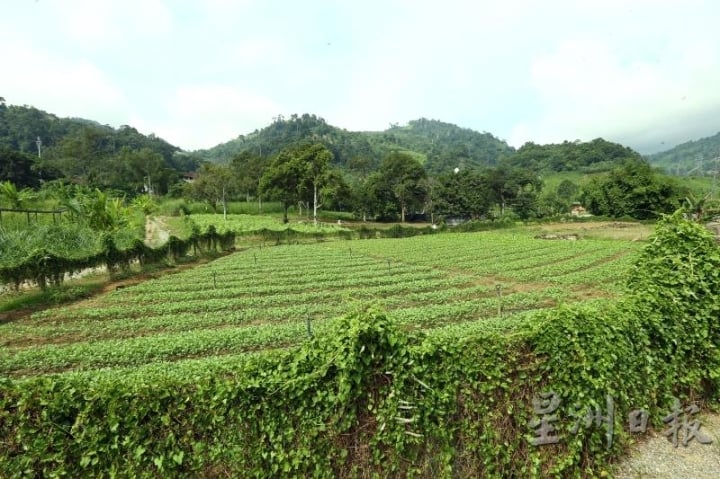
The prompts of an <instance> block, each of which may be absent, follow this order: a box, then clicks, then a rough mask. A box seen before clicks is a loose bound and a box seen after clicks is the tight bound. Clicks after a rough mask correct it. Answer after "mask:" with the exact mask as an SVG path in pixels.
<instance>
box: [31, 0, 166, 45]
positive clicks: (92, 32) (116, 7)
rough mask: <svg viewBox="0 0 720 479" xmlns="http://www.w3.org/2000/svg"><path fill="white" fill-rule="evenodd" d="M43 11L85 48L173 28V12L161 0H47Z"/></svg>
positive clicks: (129, 40)
mask: <svg viewBox="0 0 720 479" xmlns="http://www.w3.org/2000/svg"><path fill="white" fill-rule="evenodd" d="M45 1H47V4H48V6H49V9H46V10H44V11H43V13H44V14H45V17H46V19H50V20H51V22H52V26H55V25H56V26H57V28H58V31H59V34H60V35H61V36H63V37H65V38H68V39H70V40H72V41H74V42H75V44H76V47H77V48H80V49H82V50H90V51H98V50H100V49H102V48H105V47H109V46H114V47H117V46H121V45H127V44H129V43H132V42H134V41H137V40H138V39H139V38H144V39H147V38H148V37H149V38H153V37H155V38H157V37H161V36H163V35H167V34H168V33H169V32H170V31H171V30H172V25H173V20H172V14H171V12H170V10H169V9H168V7H167V6H166V5H165V3H164V2H163V1H162V0H125V1H122V2H118V1H112V0H94V1H92V2H87V1H83V0H45Z"/></svg>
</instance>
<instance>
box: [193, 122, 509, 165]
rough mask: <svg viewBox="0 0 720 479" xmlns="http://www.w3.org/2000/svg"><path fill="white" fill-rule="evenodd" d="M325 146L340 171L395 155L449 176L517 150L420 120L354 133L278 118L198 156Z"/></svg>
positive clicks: (224, 158) (223, 157)
mask: <svg viewBox="0 0 720 479" xmlns="http://www.w3.org/2000/svg"><path fill="white" fill-rule="evenodd" d="M303 140H308V141H315V142H320V143H323V144H324V145H325V146H326V147H327V148H328V149H329V150H330V151H332V152H333V154H334V156H335V162H336V163H337V164H338V165H339V166H343V167H347V168H350V169H352V168H353V166H354V165H355V166H357V165H359V164H362V165H364V166H363V168H369V169H374V168H375V167H376V166H377V165H378V164H379V161H380V159H382V158H384V157H385V156H387V155H388V154H390V153H392V152H394V151H400V152H404V153H409V154H410V155H412V156H413V157H415V158H417V159H418V160H419V161H420V162H421V163H423V165H424V166H425V169H426V170H427V171H428V172H429V173H431V174H432V173H443V172H449V171H452V170H453V169H454V168H456V167H458V166H460V167H471V166H477V167H487V166H493V165H496V164H497V163H498V161H499V160H500V158H501V157H502V156H503V155H509V154H511V153H512V152H513V149H512V148H511V147H510V146H508V145H507V143H505V142H504V141H502V140H499V139H497V138H495V137H494V136H493V135H491V134H490V133H478V132H476V131H473V130H470V129H467V128H460V127H458V126H456V125H452V124H450V123H443V122H440V121H436V120H427V119H424V118H423V119H419V120H414V121H411V122H409V123H408V124H407V125H406V126H398V125H393V126H391V127H390V128H389V129H387V130H385V131H382V132H351V131H347V130H344V129H341V128H337V127H334V126H332V125H329V124H328V123H327V122H326V121H325V120H323V119H322V118H319V117H317V116H315V115H309V114H304V115H302V116H298V115H292V116H291V117H290V118H283V117H278V118H276V119H275V120H274V121H273V123H272V124H271V125H269V126H267V127H265V128H263V129H262V130H259V131H257V130H256V131H255V132H253V133H251V134H248V135H240V136H238V137H237V138H235V139H234V140H231V141H228V142H226V143H222V144H220V145H217V146H215V147H213V148H210V149H208V150H200V151H197V152H196V154H197V155H198V156H201V157H203V158H205V159H207V160H210V161H214V162H220V163H224V162H228V161H230V159H232V158H233V157H234V156H236V155H238V154H239V153H242V152H250V153H253V154H256V155H260V156H262V157H265V158H268V157H272V156H273V155H275V154H276V153H278V152H279V151H280V150H282V149H283V148H285V147H286V146H288V145H291V144H293V143H296V142H298V141H303Z"/></svg>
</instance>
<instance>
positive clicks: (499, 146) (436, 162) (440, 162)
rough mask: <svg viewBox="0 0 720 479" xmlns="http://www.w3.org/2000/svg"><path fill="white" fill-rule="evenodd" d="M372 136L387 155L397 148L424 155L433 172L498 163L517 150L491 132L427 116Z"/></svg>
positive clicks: (429, 170) (426, 163) (371, 134)
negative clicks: (481, 131) (482, 131)
mask: <svg viewBox="0 0 720 479" xmlns="http://www.w3.org/2000/svg"><path fill="white" fill-rule="evenodd" d="M368 135H369V136H370V138H371V139H372V141H373V143H374V144H375V145H376V148H377V150H379V151H380V152H381V153H382V154H383V156H384V155H385V154H386V153H389V152H391V151H393V150H397V149H401V150H408V151H410V152H416V153H417V154H419V155H421V157H422V159H423V160H424V161H423V163H424V165H425V169H426V170H427V171H428V173H431V174H432V173H446V172H450V171H452V170H454V169H455V168H458V167H459V168H461V169H464V168H471V167H488V166H495V165H497V164H498V162H499V160H500V159H501V158H502V157H503V156H507V155H510V154H512V153H513V151H514V150H513V148H512V147H510V146H508V144H507V143H505V142H504V141H503V140H500V139H498V138H496V137H494V136H493V135H491V134H490V133H479V132H477V131H474V130H471V129H469V128H461V127H459V126H456V125H453V124H451V123H444V122H441V121H437V120H428V119H426V118H421V119H419V120H414V121H411V122H409V123H408V124H407V125H406V126H397V125H393V126H392V127H391V128H389V129H388V130H385V131H384V132H381V133H368Z"/></svg>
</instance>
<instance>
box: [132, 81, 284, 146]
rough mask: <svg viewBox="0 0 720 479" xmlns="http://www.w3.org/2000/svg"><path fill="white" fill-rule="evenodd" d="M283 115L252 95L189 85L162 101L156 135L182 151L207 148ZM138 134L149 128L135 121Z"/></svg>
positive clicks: (138, 120) (226, 86)
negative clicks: (139, 130)
mask: <svg viewBox="0 0 720 479" xmlns="http://www.w3.org/2000/svg"><path fill="white" fill-rule="evenodd" d="M280 113H283V112H282V111H281V108H280V107H279V106H278V105H277V104H275V103H274V102H273V101H271V100H269V99H267V98H265V97H263V96H262V95H259V94H255V93H253V92H249V91H244V90H242V89H240V88H236V87H233V86H228V85H214V84H207V85H188V86H183V87H179V88H177V89H176V90H175V91H174V93H173V94H172V95H171V97H169V98H167V99H166V100H165V110H164V111H163V112H162V114H161V115H160V116H161V117H162V118H165V119H163V120H160V121H158V122H156V123H154V124H155V125H156V128H155V131H154V132H155V133H156V134H157V135H158V136H160V137H162V138H164V139H166V140H167V141H169V142H170V143H172V144H175V145H178V146H181V147H182V148H184V149H199V148H209V147H212V146H215V145H216V144H218V143H222V142H225V141H228V140H231V139H233V138H236V137H237V136H238V135H240V134H246V133H248V132H250V131H252V130H254V129H255V128H257V125H267V124H268V123H269V122H270V121H272V117H273V116H277V115H278V114H280ZM134 124H137V125H139V128H140V129H141V130H144V131H147V130H148V128H149V125H146V124H145V122H144V121H143V120H141V119H139V118H138V119H136V120H134Z"/></svg>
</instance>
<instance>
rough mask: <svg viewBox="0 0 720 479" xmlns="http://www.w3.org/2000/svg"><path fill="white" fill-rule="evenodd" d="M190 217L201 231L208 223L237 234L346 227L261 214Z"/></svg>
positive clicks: (319, 230) (330, 231)
mask: <svg viewBox="0 0 720 479" xmlns="http://www.w3.org/2000/svg"><path fill="white" fill-rule="evenodd" d="M191 218H192V221H193V222H194V223H195V224H197V225H198V227H200V230H201V231H205V230H207V228H208V227H209V226H210V225H213V226H215V228H216V229H217V231H218V232H219V233H224V232H226V231H233V232H235V233H238V234H243V233H252V232H257V231H260V230H270V231H285V230H288V229H291V230H293V231H297V232H303V233H336V232H338V231H347V229H346V228H342V227H339V226H336V225H328V224H322V223H321V224H318V225H317V226H316V225H314V224H313V223H312V220H308V221H307V222H296V221H294V222H291V223H287V224H286V223H283V222H282V221H281V220H280V219H279V218H277V217H272V216H262V215H242V214H241V215H227V218H226V219H223V217H222V215H218V214H194V215H192V216H191Z"/></svg>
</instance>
